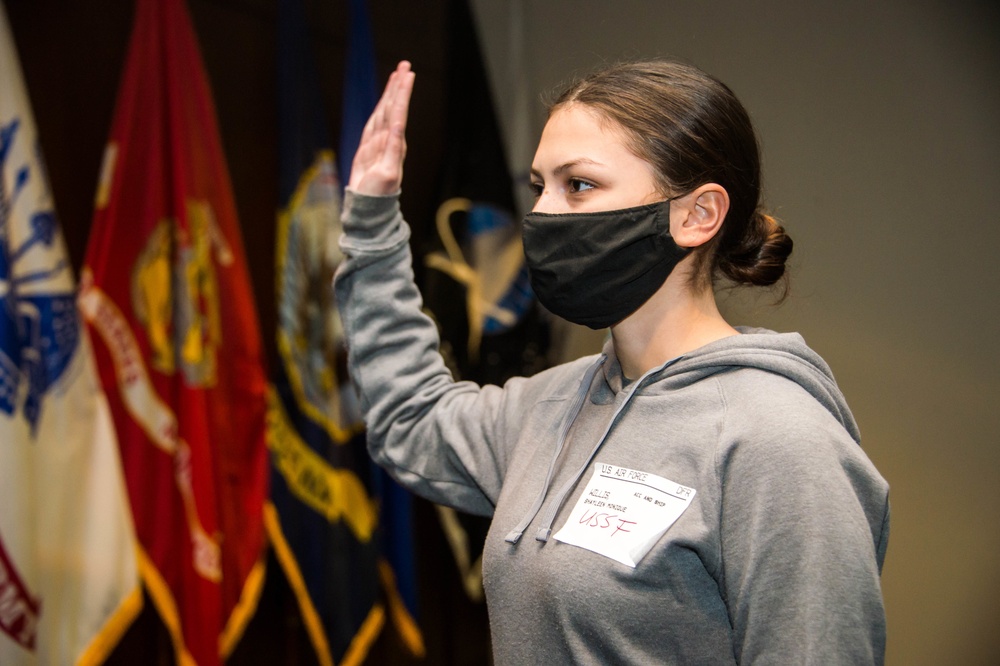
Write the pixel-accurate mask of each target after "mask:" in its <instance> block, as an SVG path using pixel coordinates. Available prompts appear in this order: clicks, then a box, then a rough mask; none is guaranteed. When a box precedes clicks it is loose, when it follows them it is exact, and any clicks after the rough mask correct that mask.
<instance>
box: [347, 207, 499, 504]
mask: <svg viewBox="0 0 1000 666" xmlns="http://www.w3.org/2000/svg"><path fill="white" fill-rule="evenodd" d="M343 224H344V235H343V237H342V238H341V248H342V250H343V251H344V253H345V254H346V255H347V259H346V260H345V261H344V263H343V264H342V265H341V267H340V269H339V270H338V272H337V276H336V279H335V285H336V297H337V304H338V308H339V309H340V312H341V319H342V321H343V325H344V331H345V335H346V337H347V344H348V365H349V372H350V374H351V377H352V380H353V382H354V384H355V386H356V387H357V389H358V391H359V395H360V400H361V407H362V410H363V413H364V418H365V423H366V426H367V428H368V443H369V450H370V452H371V455H372V457H373V459H374V460H375V461H376V462H377V463H379V464H380V465H382V466H384V467H386V468H387V469H388V470H389V471H390V472H391V473H392V474H393V476H395V477H396V478H397V479H398V480H399V481H400V482H401V483H403V484H404V485H406V486H407V487H409V488H410V489H411V490H413V491H414V492H417V493H419V494H421V495H424V496H426V497H428V498H429V499H432V500H434V501H438V502H442V503H447V504H452V505H458V506H460V507H461V508H463V509H465V510H467V511H472V512H477V513H489V512H491V511H492V499H491V496H492V498H495V493H494V488H495V492H498V490H499V476H498V474H499V472H498V471H497V469H496V465H495V463H494V461H493V458H492V455H491V454H490V453H489V450H488V448H487V447H486V446H485V443H486V442H487V441H488V440H489V436H488V434H486V433H485V432H484V428H486V427H488V426H487V425H486V424H488V423H489V419H477V418H473V416H475V415H476V414H482V411H483V404H482V403H483V399H482V396H481V395H480V390H479V388H478V387H477V386H475V385H474V384H471V383H467V382H463V383H456V382H454V380H453V379H452V376H451V374H450V372H449V371H448V369H447V368H446V366H445V364H444V361H443V359H442V358H441V356H440V354H439V353H438V345H439V337H438V333H437V328H436V326H435V324H434V322H433V321H432V320H431V319H430V318H429V317H427V316H426V315H425V314H424V313H423V312H422V309H421V306H422V301H421V297H420V293H419V291H418V290H417V287H416V285H415V284H414V281H413V271H412V257H411V254H410V249H409V244H408V241H409V236H410V234H409V228H408V226H407V225H406V223H405V222H404V221H403V218H402V216H401V214H400V210H399V204H398V201H397V198H396V197H395V196H383V197H370V196H363V195H359V194H357V193H354V192H351V191H348V194H347V197H346V200H345V209H344V219H343Z"/></svg>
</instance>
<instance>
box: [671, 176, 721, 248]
mask: <svg viewBox="0 0 1000 666" xmlns="http://www.w3.org/2000/svg"><path fill="white" fill-rule="evenodd" d="M728 212H729V193H728V192H726V188H724V187H722V185H719V184H717V183H705V184H704V185H701V186H700V187H698V188H697V189H695V190H694V191H693V192H691V193H690V194H686V195H684V196H683V197H681V198H679V199H674V200H673V201H672V202H671V203H670V235H671V236H673V238H674V242H675V243H677V244H678V245H680V246H681V247H698V246H699V245H704V244H705V243H707V242H708V241H710V240H712V238H714V237H715V234H717V233H718V232H719V229H720V228H722V222H723V221H724V220H725V219H726V213H728Z"/></svg>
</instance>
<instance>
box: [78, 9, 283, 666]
mask: <svg viewBox="0 0 1000 666" xmlns="http://www.w3.org/2000/svg"><path fill="white" fill-rule="evenodd" d="M80 303H81V309H82V310H83V312H84V314H85V316H86V318H87V320H88V323H89V324H90V326H91V327H92V328H93V330H94V331H96V333H97V335H96V336H95V337H96V339H97V340H100V341H101V342H103V345H101V344H96V345H95V346H96V347H97V350H96V351H97V358H98V365H99V367H100V372H101V379H102V381H103V383H104V386H105V389H106V390H107V392H108V397H109V400H110V401H111V406H112V410H113V415H114V419H115V425H116V428H117V430H118V433H119V440H120V446H121V450H122V461H123V464H124V469H125V476H126V482H127V485H128V491H129V497H130V500H131V503H132V512H133V514H134V516H135V523H136V532H137V534H138V538H139V542H140V546H141V551H142V555H143V557H142V560H141V562H140V566H141V570H142V574H143V580H144V582H145V583H146V586H147V588H148V590H149V593H150V596H151V597H152V599H153V602H154V604H155V605H156V607H157V609H158V610H159V612H160V615H161V616H162V618H163V620H164V623H165V624H166V626H167V628H168V630H169V631H170V633H171V636H172V638H173V644H174V648H175V651H176V653H177V661H178V663H192V662H193V663H197V664H213V663H218V662H219V661H220V654H221V656H222V657H224V656H225V655H226V654H228V652H229V650H230V649H231V648H232V647H233V645H234V644H235V641H236V640H237V639H238V638H239V635H240V633H241V632H242V629H243V628H244V626H245V624H246V622H247V621H248V619H249V617H250V615H251V614H252V612H253V610H254V608H255V606H256V600H257V596H258V594H259V591H260V584H261V581H262V576H263V559H262V545H263V527H262V505H263V500H264V497H265V494H266V484H267V472H268V464H267V453H266V448H265V443H264V437H265V413H266V388H267V387H266V373H265V370H264V367H263V353H262V349H261V340H260V333H259V327H258V322H257V317H256V312H255V309H254V305H253V300H252V294H251V288H250V280H249V276H248V272H247V268H246V260H245V258H244V254H243V242H242V238H241V235H240V231H239V226H238V221H237V217H236V208H235V205H234V202H233V196H232V191H231V186H230V183H229V175H228V172H227V170H226V165H225V160H224V157H223V153H222V147H221V144H220V141H219V136H218V129H217V127H216V121H215V109H214V104H213V102H212V95H211V91H210V90H209V86H208V80H207V77H206V75H205V70H204V66H203V64H202V60H201V56H200V54H199V50H198V46H197V43H196V40H195V35H194V31H193V30H192V26H191V21H190V17H189V16H188V13H187V9H186V7H185V5H184V2H183V0H138V2H137V6H136V16H135V25H134V27H133V32H132V38H131V43H130V45H129V52H128V57H127V61H126V65H125V71H124V74H123V77H122V82H121V88H120V90H119V94H118V102H117V107H116V110H115V118H114V123H113V126H112V129H111V135H110V138H109V140H108V145H107V148H106V151H105V158H104V166H103V168H102V173H101V182H100V185H99V189H98V193H97V201H96V210H95V213H94V221H93V226H92V229H91V236H90V242H89V246H88V248H87V256H86V261H85V266H84V271H83V276H82V280H81V297H80Z"/></svg>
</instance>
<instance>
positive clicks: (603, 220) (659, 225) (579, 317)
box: [523, 199, 689, 329]
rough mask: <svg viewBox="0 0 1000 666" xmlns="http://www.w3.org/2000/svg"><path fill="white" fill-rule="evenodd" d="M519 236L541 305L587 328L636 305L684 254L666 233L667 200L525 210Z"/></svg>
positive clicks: (629, 311) (608, 323)
mask: <svg viewBox="0 0 1000 666" xmlns="http://www.w3.org/2000/svg"><path fill="white" fill-rule="evenodd" d="M523 237H524V255H525V258H526V259H527V263H528V270H529V272H530V274H531V287H532V289H534V291H535V295H536V296H538V300H539V301H540V302H541V304H542V305H544V306H545V307H546V308H547V309H548V310H549V311H551V312H552V313H553V314H556V315H559V316H560V317H562V318H564V319H566V320H568V321H571V322H573V323H575V324H583V325H585V326H589V327H590V328H593V329H601V328H607V327H608V326H611V325H612V324H617V323H618V322H620V321H621V320H622V319H625V317H627V316H629V315H630V314H632V313H633V312H635V311H636V310H638V309H639V307H640V306H641V305H642V304H643V303H645V302H646V301H647V300H649V298H650V297H651V296H652V295H653V294H654V293H655V292H656V290H657V289H659V288H660V287H661V286H662V285H663V283H664V281H666V279H667V276H668V275H670V272H671V271H672V270H674V267H675V266H677V264H678V263H679V262H680V261H681V259H683V258H684V257H685V256H687V254H688V252H689V250H688V249H687V248H682V247H679V246H678V245H677V244H676V243H674V240H673V238H671V236H670V200H669V199H668V200H666V201H661V202H659V203H655V204H648V205H645V206H636V207H635V208H626V209H623V210H609V211H600V212H597V213H560V214H553V213H528V214H527V215H526V216H525V218H524V230H523Z"/></svg>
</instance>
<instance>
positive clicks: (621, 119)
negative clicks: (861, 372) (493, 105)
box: [549, 60, 792, 286]
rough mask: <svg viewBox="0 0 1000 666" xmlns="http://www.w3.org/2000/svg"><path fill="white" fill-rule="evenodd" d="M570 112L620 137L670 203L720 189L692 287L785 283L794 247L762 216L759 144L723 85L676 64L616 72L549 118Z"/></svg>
mask: <svg viewBox="0 0 1000 666" xmlns="http://www.w3.org/2000/svg"><path fill="white" fill-rule="evenodd" d="M568 104H582V105H584V106H586V107H588V108H590V109H592V110H594V111H596V112H597V113H598V114H600V115H601V116H602V117H603V118H605V119H607V120H609V121H612V122H614V123H615V124H617V125H618V126H619V127H620V128H621V129H623V130H624V132H625V136H626V140H627V142H628V145H629V148H630V149H631V150H632V151H633V152H634V153H635V154H636V155H637V156H638V157H640V158H642V159H644V160H646V161H647V162H649V163H650V164H651V165H653V167H654V169H655V171H656V174H657V179H658V181H659V183H658V184H659V186H660V188H661V190H662V191H663V193H664V194H665V195H666V196H678V195H683V194H686V193H688V192H691V191H693V190H694V189H696V188H697V187H699V186H700V185H704V184H705V183H718V184H719V185H721V186H722V187H724V188H725V189H726V192H727V193H728V194H729V201H730V207H729V212H728V213H727V214H726V219H725V221H724V223H723V225H722V228H721V229H720V230H719V233H717V234H716V235H715V237H714V238H713V239H712V240H711V241H710V242H709V243H707V244H706V245H705V246H702V248H699V250H698V254H697V255H696V257H697V259H696V261H697V263H696V266H695V269H696V270H695V272H694V282H695V283H696V284H701V283H704V282H711V281H712V279H713V278H714V276H715V275H716V274H718V273H721V274H722V275H723V276H725V277H726V278H728V279H730V280H732V281H733V282H734V283H736V284H747V285H757V286H768V285H772V284H775V283H776V282H778V280H781V279H782V277H783V276H784V275H785V260H786V259H787V258H788V255H789V254H791V252H792V239H791V238H790V237H789V236H788V235H787V234H786V233H785V230H784V228H783V227H782V226H781V225H780V224H778V222H777V221H776V220H775V219H774V218H773V217H771V216H770V215H768V214H766V213H765V212H764V211H763V210H761V208H760V190H761V186H760V151H759V148H758V144H757V135H756V133H755V132H754V129H753V125H752V124H751V122H750V117H749V114H748V113H747V111H746V109H745V108H743V105H742V104H741V103H740V101H739V100H738V99H737V98H736V96H735V95H734V94H733V92H732V91H731V90H730V89H729V88H728V87H727V86H726V85H725V84H724V83H722V82H721V81H719V80H718V79H716V78H715V77H713V76H711V75H709V74H706V73H705V72H703V71H701V70H700V69H698V68H696V67H694V66H692V65H688V64H685V63H681V62H678V61H674V60H650V61H640V62H630V63H622V64H617V65H612V66H610V67H607V68H605V69H602V70H600V71H598V72H596V73H593V74H591V75H589V76H587V77H585V78H583V79H581V80H580V81H578V82H577V83H575V84H573V85H571V86H570V87H569V88H568V89H566V90H565V91H564V92H563V93H562V94H561V95H560V96H559V97H558V98H557V99H556V101H555V103H553V104H552V106H551V107H550V109H549V115H550V116H551V115H552V113H554V112H555V111H556V110H558V109H559V108H560V107H562V106H565V105H568ZM706 263H707V264H708V265H707V266H706Z"/></svg>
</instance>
